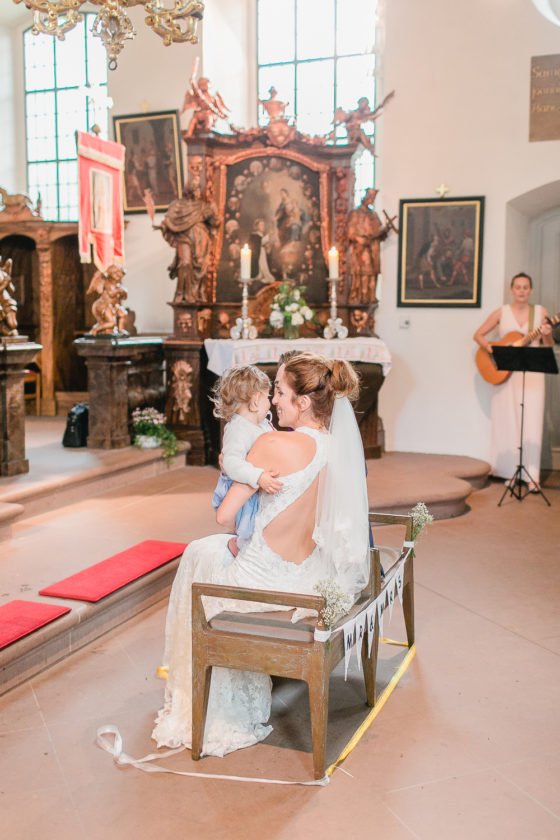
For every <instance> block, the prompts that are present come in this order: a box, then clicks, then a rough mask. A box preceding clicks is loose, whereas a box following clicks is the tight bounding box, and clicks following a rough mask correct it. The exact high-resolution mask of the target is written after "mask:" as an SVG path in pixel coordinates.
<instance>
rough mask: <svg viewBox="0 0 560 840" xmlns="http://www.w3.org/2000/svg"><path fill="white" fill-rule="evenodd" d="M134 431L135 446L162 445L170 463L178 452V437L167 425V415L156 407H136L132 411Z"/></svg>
mask: <svg viewBox="0 0 560 840" xmlns="http://www.w3.org/2000/svg"><path fill="white" fill-rule="evenodd" d="M132 431H133V432H134V440H133V443H134V446H137V447H138V448H139V449H154V448H156V447H158V446H161V448H162V449H163V457H164V458H165V460H166V461H167V463H168V464H169V462H170V461H171V459H172V458H173V456H174V455H176V454H177V438H176V437H175V435H174V434H173V432H172V431H171V430H170V429H168V428H167V426H166V425H165V416H164V415H163V414H162V413H161V412H159V411H157V410H156V409H155V408H135V409H134V411H133V412H132Z"/></svg>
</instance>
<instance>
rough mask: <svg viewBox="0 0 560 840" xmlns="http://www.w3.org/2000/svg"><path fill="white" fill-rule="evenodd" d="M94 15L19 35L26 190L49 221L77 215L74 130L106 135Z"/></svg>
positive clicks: (103, 64) (103, 73)
mask: <svg viewBox="0 0 560 840" xmlns="http://www.w3.org/2000/svg"><path fill="white" fill-rule="evenodd" d="M94 17H95V15H94V14H86V15H84V21H82V23H80V24H78V25H77V26H76V27H75V28H74V29H72V30H71V31H70V32H68V33H66V37H65V39H64V41H59V40H57V39H56V38H53V37H51V36H49V35H33V33H32V31H31V29H27V30H26V31H25V32H24V35H23V54H24V78H25V129H26V131H25V134H26V151H27V189H28V192H29V195H30V197H31V198H32V199H33V200H34V201H37V198H38V197H39V195H40V196H41V202H42V215H43V217H44V218H45V219H48V220H49V221H76V219H77V218H78V170H77V165H76V141H75V131H76V130H77V129H79V130H82V131H88V130H89V129H91V127H92V126H93V125H94V124H96V123H97V125H99V127H100V128H101V133H102V135H103V136H105V137H106V136H107V56H106V54H105V49H104V47H103V44H102V43H101V41H100V40H99V38H94V37H93V35H92V33H91V31H90V30H91V23H92V21H93V18H94Z"/></svg>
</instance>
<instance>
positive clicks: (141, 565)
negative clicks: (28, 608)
mask: <svg viewBox="0 0 560 840" xmlns="http://www.w3.org/2000/svg"><path fill="white" fill-rule="evenodd" d="M185 548H186V543H176V542H165V541H163V540H145V541H144V542H141V543H138V545H133V546H132V548H127V549H126V551H121V552H120V553H119V554H113V556H112V557H108V558H107V560H102V561H101V563H96V564H95V565H94V566H90V567H89V568H88V569H84V570H83V571H81V572H78V573H77V574H75V575H72V576H71V577H67V578H64V580H59V581H58V583H53V584H52V585H51V586H47V587H46V589H41V591H40V592H39V595H50V596H52V597H54V598H72V599H73V600H75V601H92V602H95V601H100V600H101V598H105V596H106V595H110V594H111V592H115V591H116V590H117V589H121V587H123V586H126V584H127V583H131V582H132V581H133V580H137V579H138V578H140V577H142V576H143V575H146V574H148V572H152V571H153V570H154V569H157V568H158V566H163V565H164V564H165V563H169V561H170V560H174V559H175V558H176V557H179V556H180V555H181V554H182V553H183V551H184V550H185Z"/></svg>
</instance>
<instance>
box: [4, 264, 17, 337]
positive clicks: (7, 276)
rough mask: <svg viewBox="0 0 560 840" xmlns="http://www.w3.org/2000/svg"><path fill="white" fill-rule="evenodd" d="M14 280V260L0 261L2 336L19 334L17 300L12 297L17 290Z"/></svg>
mask: <svg viewBox="0 0 560 840" xmlns="http://www.w3.org/2000/svg"><path fill="white" fill-rule="evenodd" d="M15 290H16V289H15V286H14V283H13V281H12V261H11V260H6V262H5V263H4V264H3V265H2V262H1V261H0V336H2V335H17V334H18V325H17V308H18V305H17V301H16V300H15V298H13V297H12V294H13V293H14V292H15Z"/></svg>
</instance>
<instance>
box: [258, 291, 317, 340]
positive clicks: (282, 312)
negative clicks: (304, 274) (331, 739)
mask: <svg viewBox="0 0 560 840" xmlns="http://www.w3.org/2000/svg"><path fill="white" fill-rule="evenodd" d="M305 291H306V287H305V286H294V285H293V283H282V284H281V285H280V286H279V287H278V291H277V292H276V294H275V295H274V298H273V299H272V305H271V311H270V318H269V321H270V325H271V326H272V327H274V329H283V330H284V338H289V339H294V338H299V329H300V327H302V326H303V324H305V322H306V321H312V320H313V318H314V312H313V310H312V309H310V308H309V306H308V305H307V303H306V301H305V297H304V295H305Z"/></svg>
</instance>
